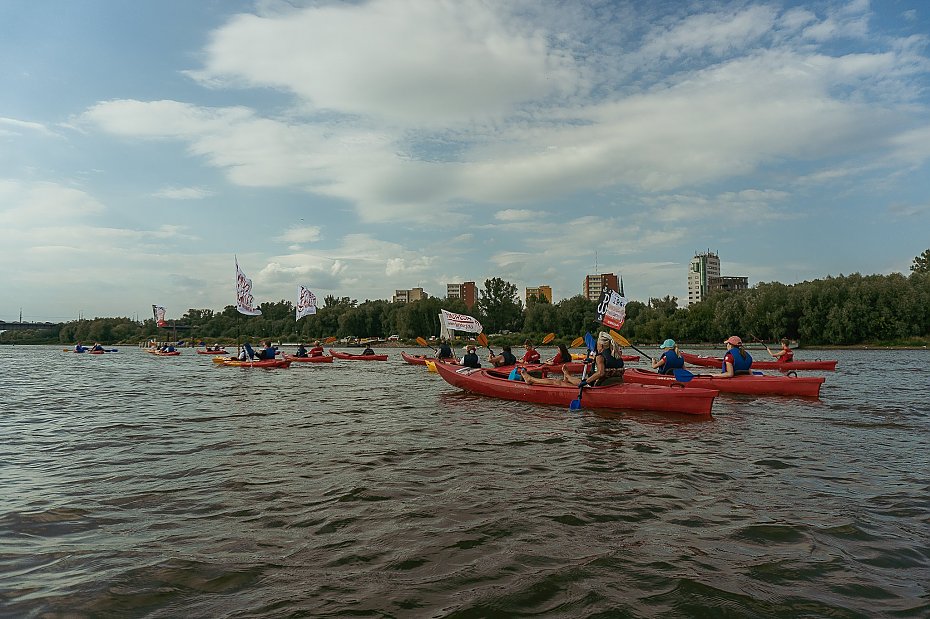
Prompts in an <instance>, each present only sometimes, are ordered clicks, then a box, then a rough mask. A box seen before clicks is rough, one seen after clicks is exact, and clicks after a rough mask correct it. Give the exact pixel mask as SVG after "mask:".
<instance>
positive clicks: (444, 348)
mask: <svg viewBox="0 0 930 619" xmlns="http://www.w3.org/2000/svg"><path fill="white" fill-rule="evenodd" d="M453 356H454V355H453V354H452V349H451V348H449V345H448V344H442V345H440V346H439V358H440V359H449V358H451V357H453Z"/></svg>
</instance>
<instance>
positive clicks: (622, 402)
mask: <svg viewBox="0 0 930 619" xmlns="http://www.w3.org/2000/svg"><path fill="white" fill-rule="evenodd" d="M436 371H437V372H438V373H439V375H440V376H442V378H443V379H444V380H445V381H446V382H447V383H449V384H450V385H452V386H454V387H459V388H460V389H464V390H465V391H469V392H471V393H477V394H479V395H486V396H491V397H494V398H501V399H504V400H518V401H521V402H532V403H534V404H551V405H554V406H564V407H568V406H569V405H570V404H571V402H572V400H576V399H578V387H574V386H571V387H568V386H560V385H527V384H526V383H524V382H523V381H522V380H510V379H509V378H508V374H509V372H502V371H500V370H496V369H476V368H463V367H461V366H457V365H449V364H447V363H437V364H436ZM718 393H719V391H717V390H716V389H681V388H677V387H674V388H673V387H656V386H652V385H635V384H629V383H623V384H619V385H608V386H606V387H585V389H584V394H583V395H582V396H581V406H582V408H597V409H614V410H644V411H661V412H664V413H684V414H688V415H710V411H711V407H712V406H713V403H714V398H715V397H717V394H718Z"/></svg>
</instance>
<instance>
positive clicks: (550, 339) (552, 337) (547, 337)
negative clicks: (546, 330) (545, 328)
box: [542, 333, 555, 344]
mask: <svg viewBox="0 0 930 619" xmlns="http://www.w3.org/2000/svg"><path fill="white" fill-rule="evenodd" d="M554 339H555V333H550V334H548V335H547V336H546V337H544V338H543V340H542V343H543V344H548V343H549V342H551V341H552V340H554Z"/></svg>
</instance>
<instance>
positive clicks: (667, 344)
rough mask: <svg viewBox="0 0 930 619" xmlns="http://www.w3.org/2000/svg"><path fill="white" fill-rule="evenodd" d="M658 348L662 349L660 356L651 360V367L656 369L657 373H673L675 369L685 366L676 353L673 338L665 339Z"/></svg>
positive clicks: (676, 346)
mask: <svg viewBox="0 0 930 619" xmlns="http://www.w3.org/2000/svg"><path fill="white" fill-rule="evenodd" d="M659 348H661V349H662V356H661V357H659V358H658V359H653V360H652V369H654V370H658V371H659V374H674V373H675V370H680V369H683V368H684V367H685V360H684V359H682V358H681V355H679V354H678V344H676V343H675V340H673V339H667V340H665V341H664V342H662V345H661V346H659Z"/></svg>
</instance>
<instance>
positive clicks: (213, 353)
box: [197, 350, 226, 357]
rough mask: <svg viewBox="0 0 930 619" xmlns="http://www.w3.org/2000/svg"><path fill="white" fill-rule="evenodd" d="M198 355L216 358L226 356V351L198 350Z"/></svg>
mask: <svg viewBox="0 0 930 619" xmlns="http://www.w3.org/2000/svg"><path fill="white" fill-rule="evenodd" d="M197 354H198V355H213V356H214V357H215V356H216V355H225V354H226V351H225V350H198V351H197Z"/></svg>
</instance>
